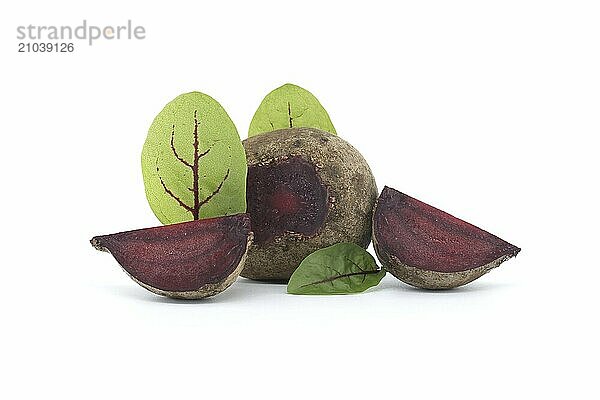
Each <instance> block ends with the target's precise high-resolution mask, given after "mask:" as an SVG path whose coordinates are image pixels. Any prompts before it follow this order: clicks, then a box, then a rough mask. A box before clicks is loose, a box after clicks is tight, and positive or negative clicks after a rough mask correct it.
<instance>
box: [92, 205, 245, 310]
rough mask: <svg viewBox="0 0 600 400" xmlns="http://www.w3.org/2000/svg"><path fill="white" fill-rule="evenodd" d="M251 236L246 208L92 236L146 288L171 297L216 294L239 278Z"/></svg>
mask: <svg viewBox="0 0 600 400" xmlns="http://www.w3.org/2000/svg"><path fill="white" fill-rule="evenodd" d="M251 240H252V233H251V232H250V218H249V216H248V215H247V214H238V215H233V216H227V217H219V218H210V219H201V220H196V221H191V222H184V223H179V224H173V225H165V226H159V227H155V228H147V229H139V230H134V231H128V232H121V233H115V234H112V235H104V236H96V237H94V238H93V239H92V240H91V244H92V246H94V247H95V248H96V249H98V250H102V251H108V252H110V253H111V254H112V255H113V256H114V258H115V259H116V260H117V262H118V263H119V264H120V265H121V266H122V267H123V269H124V270H125V272H127V274H128V275H129V276H130V277H131V278H132V279H133V280H135V281H136V282H137V283H139V284H140V285H142V286H143V287H145V288H146V289H148V290H150V291H152V292H154V293H157V294H161V295H165V296H169V297H175V298H187V299H193V298H202V297H208V296H212V295H214V294H217V293H219V292H221V291H223V290H225V289H226V288H227V287H229V286H230V285H231V284H232V283H233V281H235V279H236V278H237V276H238V275H239V273H240V272H241V270H242V268H243V264H244V260H245V258H246V252H247V250H248V247H249V246H250V242H251Z"/></svg>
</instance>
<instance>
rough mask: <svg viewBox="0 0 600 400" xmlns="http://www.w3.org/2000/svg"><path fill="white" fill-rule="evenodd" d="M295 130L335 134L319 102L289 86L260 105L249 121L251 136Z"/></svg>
mask: <svg viewBox="0 0 600 400" xmlns="http://www.w3.org/2000/svg"><path fill="white" fill-rule="evenodd" d="M292 127H305V128H317V129H320V130H322V131H326V132H330V133H333V134H336V132H335V128H334V127H333V124H332V123H331V119H329V114H327V111H325V109H324V108H323V106H322V105H321V103H319V100H317V98H316V97H315V96H313V94H312V93H311V92H309V91H308V90H305V89H302V88H301V87H299V86H296V85H292V84H291V83H286V84H285V85H283V86H281V87H279V88H277V89H275V90H273V91H272V92H271V93H269V94H268V95H267V96H266V97H265V98H264V99H263V101H262V103H260V106H258V110H256V113H254V117H253V118H252V122H250V128H249V129H248V136H249V137H250V136H254V135H258V134H259V133H264V132H271V131H274V130H277V129H284V128H292Z"/></svg>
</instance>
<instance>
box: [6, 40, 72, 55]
mask: <svg viewBox="0 0 600 400" xmlns="http://www.w3.org/2000/svg"><path fill="white" fill-rule="evenodd" d="M73 50H75V47H74V46H73V43H50V42H48V43H38V42H34V43H19V49H18V51H19V53H72V52H73Z"/></svg>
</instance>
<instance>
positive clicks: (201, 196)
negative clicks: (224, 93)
mask: <svg viewBox="0 0 600 400" xmlns="http://www.w3.org/2000/svg"><path fill="white" fill-rule="evenodd" d="M246 172H247V166H246V155H245V153H244V148H243V146H242V143H241V141H240V137H239V135H238V133H237V130H236V129H235V125H234V124H233V122H232V121H231V118H229V115H227V112H225V110H224V109H223V107H221V105H220V104H219V103H218V102H217V101H216V100H214V99H213V98H212V97H210V96H208V95H206V94H203V93H199V92H192V93H186V94H182V95H180V96H178V97H176V98H175V99H174V100H173V101H171V102H170V103H169V104H167V105H166V106H165V108H164V109H163V110H162V111H161V112H160V113H159V114H158V115H157V116H156V118H155V119H154V122H152V125H151V126H150V129H149V130H148V137H147V138H146V142H145V143H144V149H143V150H142V175H143V177H144V186H145V189H146V197H147V198H148V202H149V203H150V207H151V208H152V211H153V212H154V214H156V216H157V217H158V219H159V220H160V222H162V223H163V224H172V223H176V222H183V221H191V220H195V219H201V218H209V217H217V216H223V215H230V214H237V213H241V212H245V211H246Z"/></svg>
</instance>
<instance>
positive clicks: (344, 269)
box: [287, 243, 385, 294]
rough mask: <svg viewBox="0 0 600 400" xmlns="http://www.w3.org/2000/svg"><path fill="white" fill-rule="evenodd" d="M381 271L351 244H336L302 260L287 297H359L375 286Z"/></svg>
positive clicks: (365, 254) (359, 248)
mask: <svg viewBox="0 0 600 400" xmlns="http://www.w3.org/2000/svg"><path fill="white" fill-rule="evenodd" d="M384 276H385V271H383V270H381V269H379V268H378V267H377V264H376V263H375V259H374V258H373V256H372V255H371V254H369V253H367V251H366V250H365V249H363V248H362V247H360V246H357V245H356V244H354V243H338V244H334V245H333V246H329V247H326V248H324V249H321V250H317V251H315V252H314V253H312V254H310V255H309V256H308V257H306V258H305V259H304V260H303V261H302V262H301V263H300V266H299V267H298V268H297V269H296V271H294V273H293V274H292V277H291V278H290V281H289V283H288V287H287V291H288V293H291V294H347V293H359V292H363V291H365V290H367V289H368V288H370V287H372V286H376V285H377V284H379V282H380V281H381V279H382V278H383V277H384Z"/></svg>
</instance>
